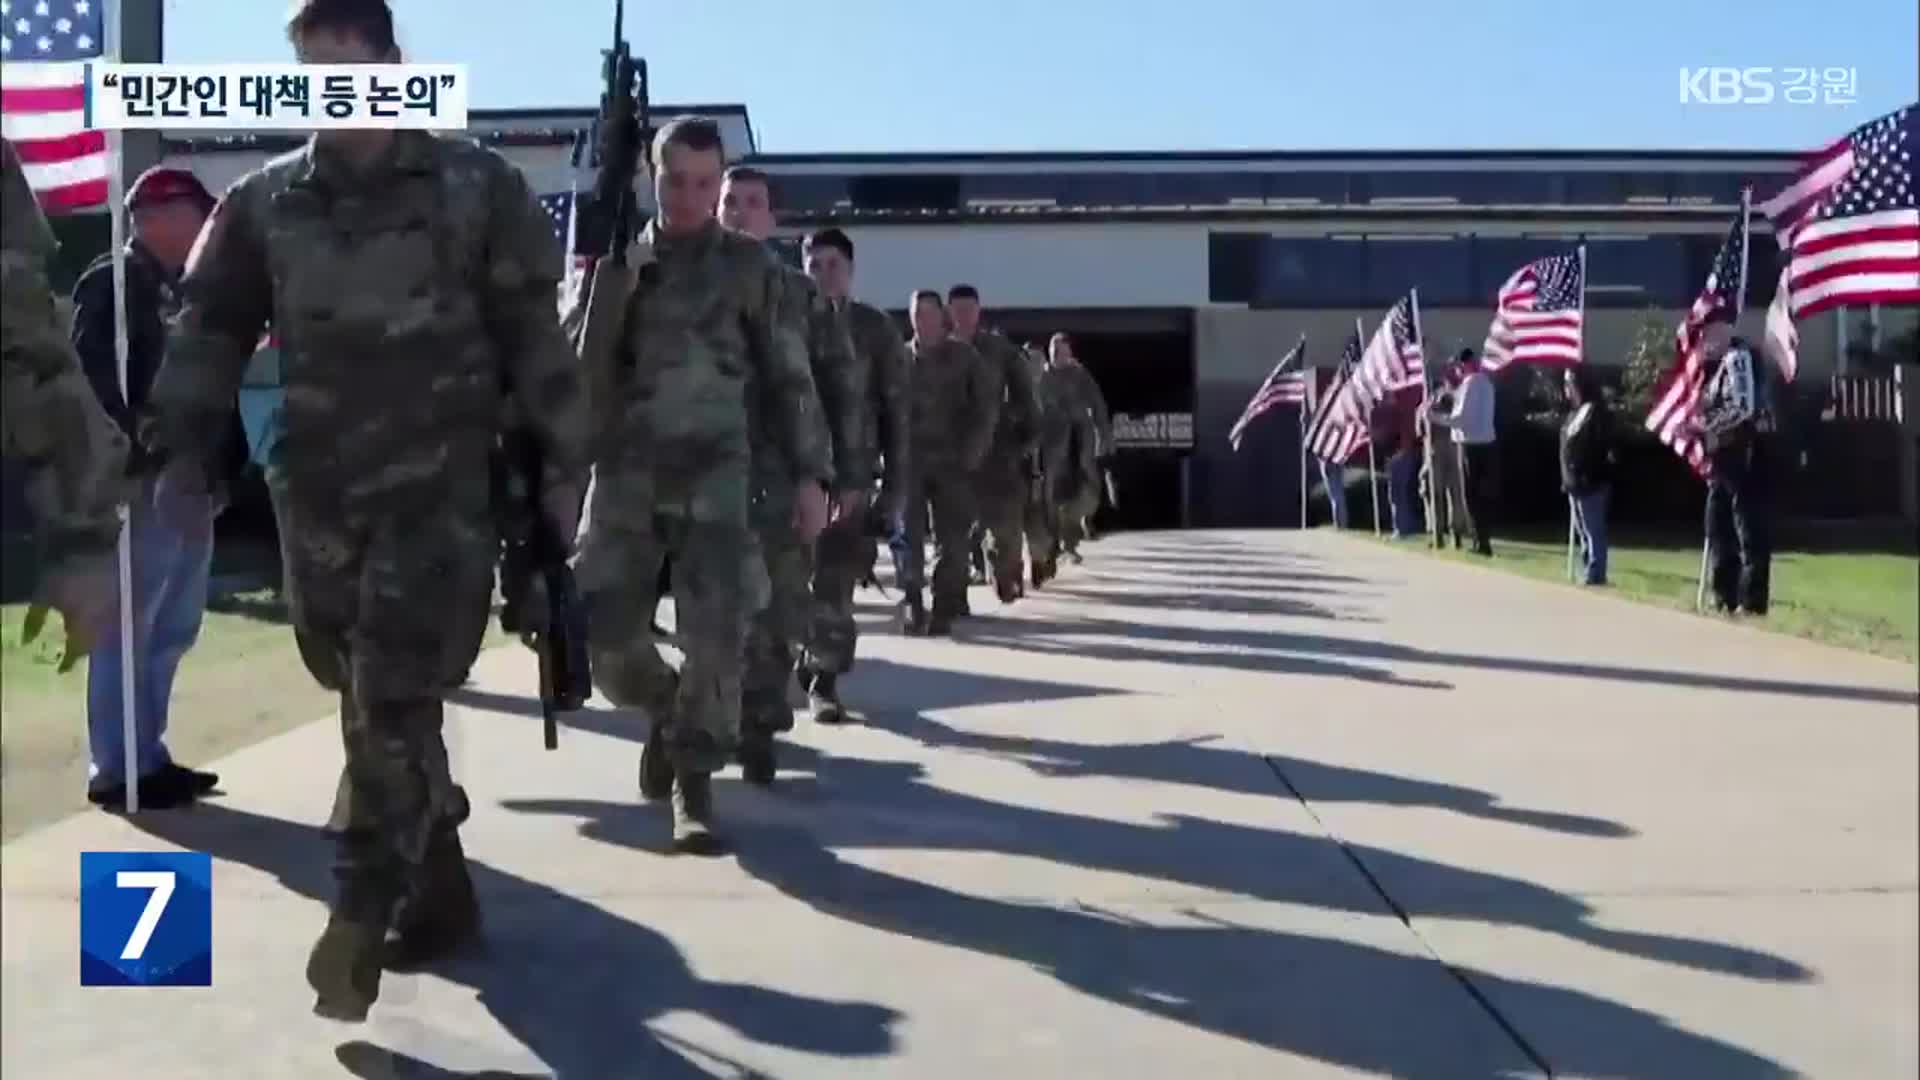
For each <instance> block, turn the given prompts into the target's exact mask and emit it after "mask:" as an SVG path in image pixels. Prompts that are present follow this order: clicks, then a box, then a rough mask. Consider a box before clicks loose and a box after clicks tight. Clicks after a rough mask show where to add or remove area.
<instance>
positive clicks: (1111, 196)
mask: <svg viewBox="0 0 1920 1080" xmlns="http://www.w3.org/2000/svg"><path fill="white" fill-rule="evenodd" d="M1142 187H1143V185H1142V184H1141V183H1140V179H1139V177H1137V176H1129V175H1128V174H1126V173H1094V172H1077V173H1062V174H1061V176H1060V201H1061V202H1062V203H1065V204H1067V205H1069V206H1139V205H1140V204H1141V198H1142V196H1145V195H1146V194H1147V192H1146V191H1143V190H1141V189H1142Z"/></svg>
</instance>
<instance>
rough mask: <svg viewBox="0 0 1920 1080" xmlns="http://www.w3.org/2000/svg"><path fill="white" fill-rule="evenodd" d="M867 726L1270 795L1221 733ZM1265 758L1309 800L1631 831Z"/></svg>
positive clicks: (1074, 770) (1118, 774)
mask: <svg viewBox="0 0 1920 1080" xmlns="http://www.w3.org/2000/svg"><path fill="white" fill-rule="evenodd" d="M866 663H867V664H869V665H875V664H880V663H885V661H872V660H869V661H867V662H866ZM868 725H869V726H871V727H877V728H882V729H884V730H888V731H892V732H894V733H895V734H897V735H900V736H903V737H905V738H910V739H915V740H917V741H919V742H920V743H922V744H923V745H926V746H930V747H954V748H957V749H962V750H968V751H973V752H977V753H985V754H991V755H994V756H996V757H1002V758H1006V759H1008V760H1011V761H1017V762H1019V763H1021V764H1023V765H1025V766H1027V767H1028V768H1030V769H1032V770H1033V771H1034V772H1036V773H1038V774H1040V775H1042V776H1050V777H1060V778H1071V777H1081V776H1101V777H1114V778H1119V779H1126V780H1146V781H1151V782H1157V783H1163V784H1190V785H1194V786H1198V787H1204V788H1208V789H1210V790H1214V791H1238V792H1241V793H1243V794H1247V795H1272V794H1275V790H1274V783H1273V777H1272V776H1271V775H1268V774H1264V773H1258V772H1254V771H1251V770H1248V769H1245V768H1243V767H1241V766H1242V765H1243V764H1244V763H1245V762H1246V761H1248V760H1250V759H1255V758H1257V757H1259V756H1260V755H1255V754H1253V753H1252V752H1250V751H1246V750H1236V749H1233V748H1231V747H1226V746H1209V745H1206V744H1208V743H1214V742H1217V741H1218V740H1219V739H1220V738H1221V736H1219V735H1198V736H1190V737H1187V738H1180V739H1165V740H1162V741H1160V742H1148V743H1081V742H1068V741H1065V740H1062V739H1042V738H1036V737H1032V736H1026V735H989V734H984V733H980V732H971V731H963V730H961V729H960V728H957V727H954V726H952V725H949V724H944V723H942V722H940V721H938V720H934V719H932V718H931V717H926V716H920V717H912V716H903V715H901V714H900V713H897V712H885V713H879V714H876V715H875V716H874V717H873V718H871V719H869V721H868ZM1264 760H1266V761H1267V762H1268V764H1269V765H1270V766H1271V767H1272V768H1275V769H1278V770H1280V772H1281V773H1282V774H1283V775H1284V776H1285V777H1286V780H1287V783H1288V784H1289V785H1290V786H1291V787H1292V788H1293V789H1294V790H1295V791H1298V792H1299V793H1300V795H1301V797H1303V798H1305V799H1307V800H1308V801H1309V802H1349V803H1370V804H1373V805H1377V806H1422V807H1432V808H1434V809H1439V810H1450V811H1452V812H1454V813H1456V814H1464V815H1466V816H1469V817H1478V818H1485V819H1487V820H1489V821H1501V822H1506V823H1508V824H1513V825H1525V826H1529V827H1532V828H1536V829H1547V830H1551V831H1554V832H1562V833H1567V834H1569V835H1572V836H1597V837H1623V836H1633V835H1635V833H1634V831H1633V830H1632V829H1630V828H1628V827H1626V826H1625V825H1622V824H1620V823H1619V822H1615V821H1608V820H1606V819H1604V818H1593V817H1585V816H1582V815H1580V814H1563V813H1556V812H1553V811H1548V810H1528V809H1524V808H1520V807H1513V806H1505V805H1502V803H1501V801H1500V797H1499V796H1498V795H1495V794H1493V793H1492V792H1488V791H1479V790H1476V789H1474V788H1465V787H1458V786H1456V785H1453V784H1442V783H1438V782H1435V781H1432V780H1420V779H1416V778H1414V777H1410V776H1396V775H1394V774H1392V773H1383V772H1374V771H1373V770H1371V769H1355V768H1349V767H1346V766H1343V765H1328V764H1324V763H1322V762H1317V761H1308V760H1307V759H1305V758H1296V757H1283V756H1280V755H1277V754H1267V755H1264Z"/></svg>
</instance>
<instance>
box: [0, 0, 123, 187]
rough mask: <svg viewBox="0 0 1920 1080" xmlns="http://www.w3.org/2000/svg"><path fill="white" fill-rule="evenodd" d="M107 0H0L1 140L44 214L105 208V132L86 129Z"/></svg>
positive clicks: (100, 47)
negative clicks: (90, 73)
mask: <svg viewBox="0 0 1920 1080" xmlns="http://www.w3.org/2000/svg"><path fill="white" fill-rule="evenodd" d="M105 5H106V0H0V57H4V59H5V63H0V135H5V136H6V139H7V141H8V142H11V143H12V144H13V148H14V149H15V150H16V151H18V152H19V154H20V164H21V166H22V167H23V169H24V171H25V172H26V174H27V186H28V187H30V188H32V189H33V193H34V195H35V196H37V197H38V198H39V200H40V205H41V206H43V207H45V208H46V210H47V212H48V213H61V212H67V211H74V210H85V209H89V208H92V207H96V206H105V205H106V202H107V134H106V132H104V131H92V130H89V129H88V128H87V127H86V125H85V123H84V121H85V117H86V112H85V109H86V100H87V74H86V64H87V61H89V60H95V59H98V58H99V57H100V53H101V49H102V47H103V46H102V42H101V38H102V36H103V35H104V32H105V31H104V25H105V24H104V22H103V20H102V11H101V9H102V8H104V7H105Z"/></svg>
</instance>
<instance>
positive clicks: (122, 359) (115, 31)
mask: <svg viewBox="0 0 1920 1080" xmlns="http://www.w3.org/2000/svg"><path fill="white" fill-rule="evenodd" d="M121 15H122V12H121V10H120V5H119V4H114V5H112V6H111V7H107V8H103V9H102V11H101V19H100V22H101V30H102V34H101V37H102V38H103V41H102V42H101V44H102V48H101V57H102V59H103V60H104V61H105V62H106V63H109V64H118V63H119V62H120V36H121V26H120V21H121ZM125 161H126V156H125V153H124V147H123V145H122V141H121V133H120V130H119V129H118V128H113V129H109V130H108V131H107V219H108V224H109V229H110V237H111V239H110V240H109V241H108V242H109V243H111V244H112V245H113V246H112V248H111V249H110V250H111V252H112V256H113V359H114V364H115V368H116V370H117V371H118V373H119V379H120V400H121V401H122V402H126V403H129V405H130V403H131V402H132V400H133V399H132V397H131V396H130V395H129V391H128V388H127V220H126V206H125V203H126V186H127V178H126V176H125V174H124V167H125ZM143 490H144V488H143ZM119 547H120V550H119V555H120V595H119V601H120V604H119V607H120V739H121V743H122V744H123V748H124V753H125V757H124V759H123V761H122V764H121V768H122V769H123V770H124V771H125V775H126V784H127V813H129V814H136V813H139V812H140V769H139V742H138V738H137V736H138V731H139V725H138V723H137V720H138V714H137V709H138V708H139V706H138V704H137V703H136V702H135V701H134V696H133V693H134V677H133V676H134V671H133V657H134V641H133V507H132V506H131V505H128V504H125V503H122V504H121V506H120V545H119Z"/></svg>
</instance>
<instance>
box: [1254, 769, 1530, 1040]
mask: <svg viewBox="0 0 1920 1080" xmlns="http://www.w3.org/2000/svg"><path fill="white" fill-rule="evenodd" d="M1261 760H1263V761H1265V762H1266V763H1267V768H1269V769H1272V770H1273V776H1274V779H1276V780H1278V781H1280V786H1281V787H1284V788H1286V789H1287V794H1289V795H1292V796H1293V798H1294V801H1296V802H1298V803H1299V804H1300V808H1301V809H1302V810H1305V811H1306V812H1307V816H1308V817H1310V818H1312V819H1313V823H1314V825H1315V826H1317V827H1318V828H1319V829H1320V832H1321V833H1322V834H1323V835H1325V836H1326V838H1327V839H1329V840H1331V841H1333V843H1334V844H1335V846H1337V847H1338V848H1339V849H1340V853H1341V854H1342V855H1345V856H1346V857H1347V861H1348V862H1350V863H1352V864H1353V868H1354V869H1355V870H1357V871H1359V872H1360V877H1361V879H1362V880H1364V881H1365V882H1366V883H1367V886H1368V887H1369V888H1371V889H1372V890H1373V892H1374V895H1376V896H1378V897H1379V898H1380V902H1381V903H1383V904H1385V905H1387V910H1388V911H1391V912H1393V914H1394V917H1395V918H1397V919H1399V920H1400V923H1401V925H1403V926H1405V927H1406V928H1407V932H1408V933H1410V934H1412V935H1413V939H1414V940H1415V941H1417V942H1419V943H1420V948H1421V949H1422V950H1424V951H1425V952H1426V954H1427V955H1428V956H1429V957H1431V958H1432V960H1433V962H1434V963H1436V964H1439V965H1440V968H1441V970H1443V971H1445V972H1446V973H1447V974H1449V975H1451V976H1453V980H1454V981H1455V982H1456V983H1459V984H1460V988H1461V989H1462V990H1464V991H1466V993H1467V996H1468V997H1470V998H1472V999H1473V1000H1474V1001H1475V1002H1477V1003H1478V1004H1479V1006H1480V1008H1481V1009H1482V1010H1483V1011H1484V1012H1485V1013H1486V1014H1487V1016H1488V1017H1489V1018H1491V1019H1492V1020H1493V1022H1494V1023H1495V1024H1496V1025H1498V1026H1499V1028H1500V1030H1501V1031H1504V1032H1506V1035H1507V1038H1509V1039H1512V1040H1513V1045H1514V1047H1515V1048H1517V1049H1518V1050H1519V1051H1520V1052H1521V1053H1522V1054H1525V1055H1526V1057H1527V1060H1529V1061H1531V1062H1533V1065H1534V1067H1535V1068H1537V1069H1539V1070H1540V1072H1541V1073H1542V1074H1543V1075H1545V1076H1548V1077H1552V1076H1553V1075H1554V1072H1553V1066H1552V1065H1549V1064H1548V1063H1547V1059H1546V1057H1545V1056H1544V1055H1542V1054H1541V1053H1540V1051H1539V1050H1537V1049H1535V1048H1534V1045H1533V1044H1532V1043H1530V1042H1528V1041H1527V1037H1526V1036H1524V1035H1522V1034H1520V1029H1519V1028H1518V1027H1516V1026H1515V1025H1514V1023H1513V1021H1511V1020H1509V1019H1508V1018H1507V1016H1506V1014H1505V1013H1502V1012H1501V1011H1500V1009H1499V1007H1498V1006H1496V1005H1494V1003H1493V1001H1492V1000H1491V999H1490V998H1488V997H1487V995H1486V994H1485V993H1484V992H1482V991H1481V989H1480V987H1479V986H1477V985H1475V984H1474V981H1473V979H1472V978H1471V977H1470V976H1469V975H1468V974H1467V973H1466V972H1465V971H1462V970H1461V969H1460V968H1457V967H1455V966H1454V965H1453V964H1451V963H1449V962H1448V961H1447V958H1446V957H1444V956H1441V955H1440V950H1438V949H1436V948H1434V946H1433V942H1431V941H1428V940H1427V936H1426V935H1425V934H1422V933H1421V932H1420V928H1419V927H1418V926H1415V925H1414V923H1413V917H1412V916H1411V915H1409V914H1408V913H1407V909H1406V908H1404V907H1402V906H1401V905H1400V902H1399V901H1398V900H1395V899H1394V898H1393V894H1392V893H1390V892H1388V891H1387V887H1386V885H1385V884H1384V883H1382V882H1381V880H1380V879H1379V878H1378V877H1375V876H1374V873H1373V871H1372V870H1370V869H1368V867H1367V864H1366V861H1365V860H1364V859H1362V858H1360V855H1359V853H1358V852H1356V851H1354V850H1353V848H1352V847H1351V846H1350V845H1348V843H1347V841H1346V839H1345V838H1344V837H1342V836H1341V835H1340V834H1339V833H1337V832H1334V831H1333V827H1332V826H1330V825H1328V824H1327V822H1326V819H1324V818H1322V817H1321V816H1320V812H1319V811H1318V810H1315V809H1314V807H1313V804H1312V803H1311V802H1308V801H1307V797H1306V796H1305V795H1303V794H1301V793H1300V789H1299V788H1297V787H1295V786H1293V781H1291V780H1289V779H1287V772H1286V770H1285V769H1283V768H1281V766H1280V762H1279V761H1278V760H1276V759H1275V758H1273V757H1272V756H1270V755H1267V754H1262V755H1261Z"/></svg>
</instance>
